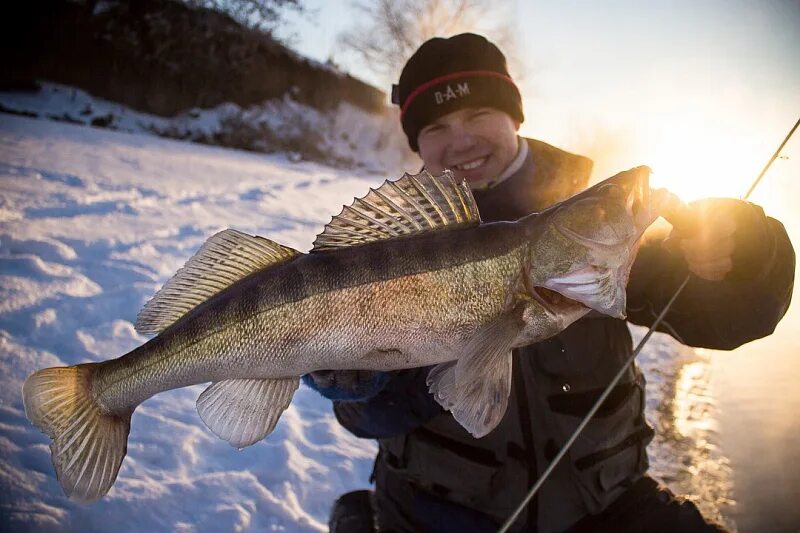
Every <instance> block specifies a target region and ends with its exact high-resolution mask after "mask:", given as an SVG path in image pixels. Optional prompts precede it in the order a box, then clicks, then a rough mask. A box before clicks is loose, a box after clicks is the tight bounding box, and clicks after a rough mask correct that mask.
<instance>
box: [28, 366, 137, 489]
mask: <svg viewBox="0 0 800 533" xmlns="http://www.w3.org/2000/svg"><path fill="white" fill-rule="evenodd" d="M97 366H98V365H97V364H84V365H77V366H70V367H61V368H46V369H44V370H40V371H38V372H36V373H35V374H32V375H31V376H30V377H28V379H27V380H26V381H25V384H24V385H23V386H22V397H23V402H24V405H25V414H26V416H27V417H28V419H29V420H30V421H31V422H32V423H33V424H34V425H36V426H38V427H39V428H40V429H41V430H42V431H43V432H44V433H46V434H47V435H48V436H49V437H50V438H51V439H53V442H52V443H51V444H50V452H51V454H52V459H53V466H54V467H55V470H56V476H57V477H58V482H59V483H60V484H61V487H62V489H64V493H65V494H66V495H67V496H68V497H69V498H71V499H73V500H76V501H80V502H84V503H89V502H93V501H95V500H98V499H100V498H102V497H103V496H104V495H105V494H106V493H107V492H108V491H109V489H110V488H111V485H113V484H114V480H115V479H116V478H117V473H118V472H119V468H120V465H121V464H122V459H123V458H124V457H125V453H126V452H127V449H128V432H129V431H130V423H131V413H127V414H123V415H118V414H113V413H109V412H107V411H105V410H104V409H103V408H102V407H101V406H100V405H98V403H97V402H96V401H95V399H94V398H93V396H92V392H91V384H92V374H93V371H94V370H95V369H96V368H97Z"/></svg>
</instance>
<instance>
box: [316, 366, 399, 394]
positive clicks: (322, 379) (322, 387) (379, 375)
mask: <svg viewBox="0 0 800 533" xmlns="http://www.w3.org/2000/svg"><path fill="white" fill-rule="evenodd" d="M390 376H391V374H389V373H388V372H378V371H375V370H318V371H316V372H311V373H310V374H306V375H305V376H303V383H305V384H306V385H308V386H309V387H311V388H312V389H314V390H315V391H317V392H319V393H320V394H322V395H323V396H325V397H326V398H328V399H330V400H366V399H368V398H372V397H373V396H375V395H376V394H378V393H379V392H380V391H381V390H383V388H384V387H385V386H386V384H387V383H388V382H389V377H390Z"/></svg>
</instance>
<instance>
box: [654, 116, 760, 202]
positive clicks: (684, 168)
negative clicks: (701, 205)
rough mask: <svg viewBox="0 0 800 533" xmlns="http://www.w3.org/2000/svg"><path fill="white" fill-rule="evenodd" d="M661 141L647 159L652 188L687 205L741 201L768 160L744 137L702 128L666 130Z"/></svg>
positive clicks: (670, 128) (661, 135)
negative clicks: (663, 190)
mask: <svg viewBox="0 0 800 533" xmlns="http://www.w3.org/2000/svg"><path fill="white" fill-rule="evenodd" d="M659 137H660V138H659V139H658V140H657V141H656V142H654V143H652V144H651V146H650V147H648V152H649V157H647V158H646V159H647V164H648V165H650V167H651V168H652V169H653V175H652V177H651V184H652V185H653V186H654V187H666V188H667V189H669V190H670V191H672V192H674V193H675V194H677V195H678V196H680V197H681V199H683V200H684V201H686V202H689V201H692V200H697V199H699V198H708V197H731V198H739V197H741V196H742V195H744V194H745V193H746V192H747V189H748V187H749V186H750V183H751V182H752V181H753V180H754V179H755V177H756V176H757V174H758V172H759V170H760V169H761V166H763V164H764V163H765V161H766V158H767V157H768V154H767V155H765V154H763V153H761V150H760V149H759V148H760V147H756V146H753V144H752V143H750V141H749V140H748V139H746V138H745V137H744V136H741V135H738V136H737V135H735V134H734V133H733V132H724V131H714V129H711V128H704V127H702V126H700V125H698V127H695V128H687V127H675V128H672V127H669V128H664V130H663V131H662V132H660V133H659Z"/></svg>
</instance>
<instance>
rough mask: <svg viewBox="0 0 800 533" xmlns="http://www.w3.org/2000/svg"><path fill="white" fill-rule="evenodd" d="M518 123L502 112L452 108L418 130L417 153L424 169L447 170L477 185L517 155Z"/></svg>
mask: <svg viewBox="0 0 800 533" xmlns="http://www.w3.org/2000/svg"><path fill="white" fill-rule="evenodd" d="M518 129H519V123H518V122H516V121H515V120H514V119H513V118H511V117H510V116H509V115H507V114H506V113H504V112H503V111H499V110H497V109H494V108H490V107H472V108H466V109H461V110H458V111H454V112H452V113H450V114H448V115H445V116H443V117H441V118H439V119H437V120H436V121H434V122H432V123H430V124H428V125H427V126H425V127H424V128H422V130H421V131H420V132H419V136H418V137H417V143H418V144H419V155H420V156H421V157H422V160H423V161H424V162H425V168H426V169H427V170H428V171H429V172H431V173H433V174H440V173H441V172H443V171H444V170H445V169H450V170H452V171H453V173H454V174H455V177H456V178H457V179H458V180H459V181H460V180H462V179H465V180H467V183H468V184H469V185H470V186H471V187H480V186H481V185H484V184H486V183H487V182H489V181H491V180H493V179H495V178H497V177H498V176H499V175H500V173H501V172H503V171H504V170H505V169H506V168H507V167H508V165H510V164H511V162H512V161H513V160H514V157H515V156H516V155H517V130H518Z"/></svg>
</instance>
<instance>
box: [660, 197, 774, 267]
mask: <svg viewBox="0 0 800 533" xmlns="http://www.w3.org/2000/svg"><path fill="white" fill-rule="evenodd" d="M664 217H665V218H666V219H667V220H669V221H670V222H671V223H672V224H673V230H672V232H671V233H670V235H669V238H668V239H667V240H666V241H665V242H664V246H666V247H667V249H668V250H670V251H671V252H672V253H675V254H680V255H681V256H682V257H683V258H684V259H685V261H686V265H687V267H688V268H689V270H690V271H691V272H692V273H693V274H695V275H696V276H697V277H699V278H702V279H705V280H708V281H721V280H723V279H726V278H727V279H749V278H752V277H754V276H755V275H757V274H758V272H759V271H760V267H761V265H763V264H764V263H765V260H766V256H767V254H768V253H770V250H771V244H770V241H769V238H768V237H769V233H768V231H767V219H766V216H765V215H764V211H763V210H762V209H761V208H760V207H758V206H757V205H755V204H751V203H748V202H745V201H742V200H734V199H730V198H710V199H705V200H698V201H696V202H692V203H690V204H689V205H688V206H687V205H684V204H680V203H675V204H673V205H672V206H670V208H669V209H667V212H666V213H665V214H664Z"/></svg>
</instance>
